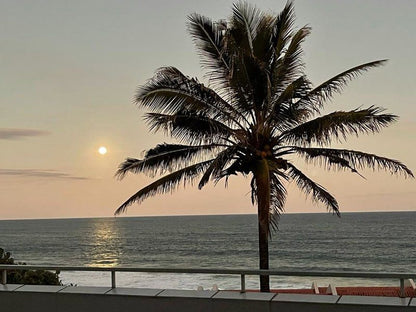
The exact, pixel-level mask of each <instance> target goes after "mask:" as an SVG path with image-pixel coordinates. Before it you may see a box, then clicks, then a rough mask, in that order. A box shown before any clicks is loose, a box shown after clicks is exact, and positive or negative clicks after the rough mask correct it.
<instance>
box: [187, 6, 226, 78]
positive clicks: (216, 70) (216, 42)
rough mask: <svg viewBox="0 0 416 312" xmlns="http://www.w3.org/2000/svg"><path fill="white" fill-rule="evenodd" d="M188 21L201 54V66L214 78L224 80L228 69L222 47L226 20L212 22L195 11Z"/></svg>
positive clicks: (189, 28) (190, 31)
mask: <svg viewBox="0 0 416 312" xmlns="http://www.w3.org/2000/svg"><path fill="white" fill-rule="evenodd" d="M188 21H189V22H188V30H189V33H190V34H191V36H192V38H193V41H194V44H195V46H196V47H197V49H198V52H199V55H200V56H201V61H202V66H203V67H204V68H205V69H207V70H208V71H209V73H210V76H211V75H214V79H215V78H217V79H220V81H221V82H224V81H226V76H227V75H228V73H229V70H230V65H229V62H230V60H229V56H228V55H227V53H226V50H225V48H224V44H225V40H224V38H225V34H226V30H227V23H226V21H219V22H213V21H212V20H211V19H210V18H208V17H205V16H202V15H200V14H197V13H194V14H191V15H189V16H188ZM211 77H212V76H211Z"/></svg>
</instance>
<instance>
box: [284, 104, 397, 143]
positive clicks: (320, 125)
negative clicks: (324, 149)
mask: <svg viewBox="0 0 416 312" xmlns="http://www.w3.org/2000/svg"><path fill="white" fill-rule="evenodd" d="M383 111H384V109H381V108H379V107H374V106H370V107H369V108H367V109H361V110H352V111H349V112H343V111H337V112H334V113H330V114H328V115H325V116H321V117H318V118H316V119H313V120H310V121H307V122H305V123H303V124H300V125H299V126H296V127H295V128H292V129H290V130H288V131H285V132H283V133H282V134H281V136H280V138H281V139H282V140H284V141H285V142H288V143H289V144H302V145H309V144H311V143H316V144H319V145H326V144H330V143H331V142H332V139H333V138H336V139H338V140H341V139H343V140H346V138H347V135H351V134H352V135H356V136H358V135H359V134H360V133H365V134H369V133H376V132H379V131H380V130H381V129H382V128H383V127H387V126H388V125H389V124H391V123H392V122H395V121H396V120H397V118H398V117H397V116H396V115H391V114H381V112H383Z"/></svg>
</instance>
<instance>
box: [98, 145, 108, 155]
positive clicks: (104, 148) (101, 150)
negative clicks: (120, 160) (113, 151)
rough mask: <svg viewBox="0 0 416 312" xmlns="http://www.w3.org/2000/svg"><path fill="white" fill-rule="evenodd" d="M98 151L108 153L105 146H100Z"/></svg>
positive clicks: (103, 153) (102, 153)
mask: <svg viewBox="0 0 416 312" xmlns="http://www.w3.org/2000/svg"><path fill="white" fill-rule="evenodd" d="M98 153H100V154H101V155H105V154H107V148H106V147H105V146H100V148H99V149H98Z"/></svg>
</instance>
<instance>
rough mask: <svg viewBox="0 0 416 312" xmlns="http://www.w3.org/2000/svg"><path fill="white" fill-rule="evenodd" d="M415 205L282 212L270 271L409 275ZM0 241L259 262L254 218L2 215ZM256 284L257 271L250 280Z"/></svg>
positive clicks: (33, 249) (71, 262) (17, 246)
mask: <svg viewBox="0 0 416 312" xmlns="http://www.w3.org/2000/svg"><path fill="white" fill-rule="evenodd" d="M415 221H416V212H377V213H344V214H342V217H341V218H338V217H336V216H334V215H332V214H321V213H317V214H284V215H282V217H281V219H280V223H279V230H278V231H277V232H276V233H274V235H273V237H272V241H271V242H270V268H271V269H276V270H296V271H298V270H306V271H307V270H317V271H318V270H319V271H364V272H415V271H416V248H415V247H416V243H415ZM0 247H2V248H4V249H6V250H7V251H10V252H12V255H13V257H14V258H15V261H17V262H26V263H27V264H31V265H63V266H92V267H99V266H127V267H177V268H245V269H257V268H258V254H257V248H258V247H257V219H256V216H255V215H222V216H172V217H118V218H88V219H45V220H3V221H0ZM60 277H61V279H62V282H63V283H64V284H69V283H72V284H76V285H79V286H81V285H94V286H108V285H110V274H109V273H107V272H61V273H60ZM246 279H247V280H246V283H247V288H253V289H254V288H258V277H254V276H253V277H247V278H246ZM313 281H316V282H317V283H318V285H319V286H327V285H328V284H329V283H331V284H333V285H335V286H347V285H348V286H358V285H374V286H377V285H386V286H387V285H395V286H397V285H398V281H396V280H391V281H390V280H365V279H341V278H315V277H310V278H309V277H287V276H284V277H271V285H272V287H273V288H309V287H311V284H312V282H313ZM214 284H215V285H217V286H218V287H219V288H220V289H237V288H239V276H228V275H203V274H198V275H195V274H161V273H117V286H120V287H146V288H175V289H196V288H197V287H198V286H202V287H203V288H204V289H210V288H212V287H213V285H214Z"/></svg>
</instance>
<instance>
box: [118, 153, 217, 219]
mask: <svg viewBox="0 0 416 312" xmlns="http://www.w3.org/2000/svg"><path fill="white" fill-rule="evenodd" d="M211 162H212V160H208V161H204V162H200V163H197V164H194V165H191V166H188V167H185V168H183V169H180V170H177V171H175V172H173V173H170V174H168V175H166V176H164V177H162V178H160V179H158V180H156V181H155V182H153V183H151V184H149V185H148V186H146V187H144V188H142V189H141V190H139V191H138V192H137V193H135V194H134V195H133V196H131V197H130V198H129V199H127V200H126V201H125V202H124V203H123V204H122V205H121V206H120V207H119V208H118V209H117V210H116V211H115V213H114V215H118V214H120V213H123V212H125V211H126V210H127V207H129V206H130V205H132V204H133V203H139V204H140V203H141V202H142V201H143V200H145V199H146V198H148V197H151V196H154V195H156V194H165V193H168V192H172V191H173V190H175V189H176V188H177V187H178V185H179V184H180V183H181V182H183V183H184V185H186V184H187V183H192V182H193V181H194V179H195V178H196V177H197V176H199V175H200V174H201V173H202V172H203V171H204V170H205V169H206V168H207V167H208V166H209V165H210V163H211Z"/></svg>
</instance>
